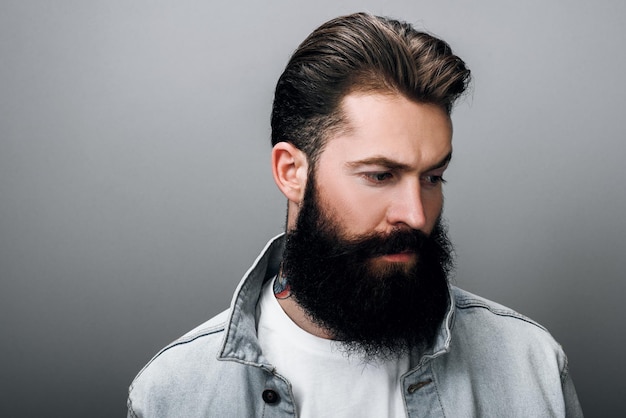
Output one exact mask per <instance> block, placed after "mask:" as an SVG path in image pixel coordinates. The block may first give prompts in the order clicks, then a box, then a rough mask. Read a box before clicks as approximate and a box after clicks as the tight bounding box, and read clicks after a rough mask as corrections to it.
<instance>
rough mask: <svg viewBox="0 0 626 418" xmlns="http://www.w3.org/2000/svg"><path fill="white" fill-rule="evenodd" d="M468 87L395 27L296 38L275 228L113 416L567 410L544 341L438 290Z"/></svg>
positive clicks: (352, 23)
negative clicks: (447, 197)
mask: <svg viewBox="0 0 626 418" xmlns="http://www.w3.org/2000/svg"><path fill="white" fill-rule="evenodd" d="M469 79H470V71H469V70H468V69H467V67H466V65H465V63H464V62H463V61H462V60H461V59H460V58H459V57H457V56H456V55H454V54H453V53H452V51H451V49H450V47H449V46H448V44H446V43H445V42H444V41H442V40H440V39H437V38H435V37H433V36H431V35H429V34H426V33H423V32H418V31H416V30H415V29H414V28H413V27H412V26H410V25H409V24H406V23H403V22H399V21H396V20H392V19H387V18H381V17H376V16H372V15H369V14H364V13H360V14H354V15H350V16H344V17H340V18H337V19H333V20H331V21H329V22H327V23H325V24H323V25H322V26H320V27H319V28H318V29H316V30H315V31H314V32H313V33H312V34H311V35H309V37H308V38H307V39H306V40H305V41H304V42H303V43H302V44H301V45H300V46H299V48H298V49H297V50H296V52H295V53H294V55H293V56H292V57H291V60H290V61H289V63H288V64H287V67H286V69H285V71H284V72H283V74H282V75H281V77H280V79H279V81H278V84H277V87H276V92H275V99H274V107H273V113H272V144H273V149H272V169H273V175H274V180H275V181H276V184H277V185H278V187H279V189H280V190H281V192H282V193H283V194H284V195H285V197H286V198H287V201H288V209H287V228H286V234H285V235H284V236H279V237H277V238H275V239H273V240H272V241H270V243H269V244H268V245H267V247H266V248H265V249H264V250H263V252H262V254H261V255H260V256H259V258H258V259H257V260H256V262H255V263H254V265H253V266H252V267H251V269H250V270H249V271H248V273H247V274H246V275H245V276H244V278H243V280H242V282H241V283H240V285H239V287H238V289H237V291H236V293H235V295H234V297H233V301H232V304H231V306H230V308H229V309H228V310H227V311H225V312H223V313H222V314H220V315H218V316H217V317H215V318H213V319H211V320H209V321H208V322H206V323H205V324H203V325H201V326H200V327H198V328H196V329H194V330H193V331H191V332H189V333H188V334H186V335H185V336H183V337H181V338H180V339H179V340H177V341H175V342H174V343H172V344H170V345H169V346H167V347H165V348H164V349H163V350H162V351H161V352H160V353H158V354H157V355H156V356H155V357H154V358H153V359H152V360H151V361H150V363H148V365H147V366H146V367H145V368H144V369H143V370H142V371H141V372H140V373H139V375H138V376H137V377H136V378H135V380H134V382H133V383H132V385H131V388H130V396H129V401H128V411H129V416H130V417H170V416H181V417H207V416H210V417H257V416H258V417H295V416H299V417H406V416H408V417H467V416H479V417H503V416H506V417H547V416H549V417H563V416H582V412H581V410H580V405H579V403H578V400H577V397H576V392H575V389H574V386H573V384H572V381H571V378H570V376H569V374H568V369H567V360H566V357H565V354H564V353H563V351H562V349H561V347H560V346H559V345H558V344H557V343H556V342H555V341H554V340H553V338H552V337H551V336H550V334H549V333H548V332H547V331H546V330H545V329H544V328H543V327H541V326H540V325H538V324H537V323H535V322H533V321H532V320H530V319H528V318H526V317H524V316H522V315H520V314H518V313H516V312H514V311H512V310H510V309H508V308H505V307H503V306H501V305H498V304H496V303H493V302H490V301H488V300H485V299H483V298H480V297H478V296H475V295H472V294H470V293H468V292H465V291H463V290H460V289H458V288H456V287H454V286H452V285H450V283H449V282H448V274H449V272H450V270H451V265H452V258H451V245H450V243H449V241H448V238H447V236H446V227H445V225H444V223H443V221H442V216H441V214H442V208H443V192H442V186H443V183H444V179H443V176H444V172H445V170H446V168H447V166H448V164H449V162H450V159H451V157H452V124H451V120H450V113H451V110H452V107H453V104H454V102H455V101H456V100H457V98H458V97H459V96H460V95H462V94H463V92H464V91H465V89H466V87H467V85H468V83H469Z"/></svg>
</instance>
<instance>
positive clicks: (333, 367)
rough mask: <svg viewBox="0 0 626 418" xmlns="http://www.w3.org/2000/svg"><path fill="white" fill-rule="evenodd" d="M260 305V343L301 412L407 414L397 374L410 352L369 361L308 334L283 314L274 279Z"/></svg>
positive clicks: (315, 414)
mask: <svg viewBox="0 0 626 418" xmlns="http://www.w3.org/2000/svg"><path fill="white" fill-rule="evenodd" d="M258 309H259V313H258V314H259V322H258V324H259V328H258V338H259V342H260V344H261V349H262V350H263V354H264V355H265V357H266V358H267V359H268V360H269V361H270V363H271V364H273V365H274V366H275V367H276V372H277V373H279V374H280V375H282V376H284V377H285V378H286V379H287V380H289V382H291V385H292V389H293V393H294V396H295V400H296V406H297V409H298V413H299V416H301V417H303V418H307V417H314V418H319V417H330V416H332V417H346V418H348V417H349V418H353V417H376V418H379V417H405V416H406V413H405V409H404V404H403V400H402V388H401V386H400V385H401V382H400V376H402V374H404V373H405V372H406V371H408V368H409V359H408V356H403V357H401V358H399V359H393V360H391V361H385V362H382V361H381V362H370V363H367V364H365V363H363V362H362V361H361V359H360V358H358V356H352V357H348V356H347V355H345V354H344V353H343V352H342V351H341V350H340V349H339V348H338V345H337V343H335V342H333V341H332V340H327V339H324V338H319V337H316V336H314V335H312V334H309V333H308V332H306V331H304V330H303V329H302V328H300V327H299V326H297V325H296V324H295V323H294V322H293V321H292V320H291V319H290V318H289V317H288V316H287V314H286V313H285V312H284V311H283V309H282V308H281V306H280V305H279V304H278V301H277V300H276V297H275V296H274V292H273V280H270V281H268V283H266V285H265V287H264V288H263V292H262V295H261V300H260V302H259V305H258Z"/></svg>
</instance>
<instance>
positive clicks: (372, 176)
mask: <svg viewBox="0 0 626 418" xmlns="http://www.w3.org/2000/svg"><path fill="white" fill-rule="evenodd" d="M365 178H367V179H368V180H369V181H371V182H373V183H385V182H387V181H389V180H391V179H392V178H393V174H392V173H390V172H388V171H382V172H375V173H365Z"/></svg>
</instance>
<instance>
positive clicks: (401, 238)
mask: <svg viewBox="0 0 626 418" xmlns="http://www.w3.org/2000/svg"><path fill="white" fill-rule="evenodd" d="M428 239H429V237H428V235H426V234H425V233H423V232H422V231H418V230H414V229H398V230H394V231H392V232H390V233H388V234H381V233H372V234H368V235H365V236H359V237H356V238H348V239H346V238H344V239H343V240H342V242H341V244H340V245H337V244H335V245H334V246H331V247H330V248H328V249H327V250H328V254H327V256H328V257H341V256H346V255H353V256H355V257H356V258H358V259H367V258H373V257H378V256H382V255H386V254H398V253H403V252H414V253H419V252H420V251H421V250H422V248H424V245H425V243H426V242H427V241H428Z"/></svg>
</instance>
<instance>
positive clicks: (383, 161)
mask: <svg viewBox="0 0 626 418" xmlns="http://www.w3.org/2000/svg"><path fill="white" fill-rule="evenodd" d="M451 159H452V151H450V152H449V153H448V154H447V155H446V156H445V157H444V158H443V159H442V160H441V161H439V162H438V163H435V164H434V165H432V166H431V167H429V168H428V169H426V170H424V172H428V171H432V170H436V169H438V168H441V167H445V166H446V164H448V163H450V160H451ZM364 165H379V166H381V167H385V168H387V169H389V170H399V171H409V170H410V169H411V166H409V165H408V164H404V163H401V162H398V161H394V160H391V159H389V158H387V157H382V156H380V157H371V158H365V159H363V160H358V161H350V162H347V163H346V166H348V167H349V168H358V167H360V166H364Z"/></svg>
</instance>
